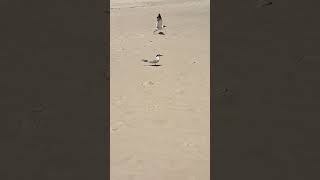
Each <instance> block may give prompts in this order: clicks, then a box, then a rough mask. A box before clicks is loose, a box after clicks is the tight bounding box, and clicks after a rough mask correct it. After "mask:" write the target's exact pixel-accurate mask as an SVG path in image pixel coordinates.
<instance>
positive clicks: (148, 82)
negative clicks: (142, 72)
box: [142, 81, 154, 88]
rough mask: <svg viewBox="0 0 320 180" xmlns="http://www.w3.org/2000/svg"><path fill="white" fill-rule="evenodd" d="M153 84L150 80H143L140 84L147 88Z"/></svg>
mask: <svg viewBox="0 0 320 180" xmlns="http://www.w3.org/2000/svg"><path fill="white" fill-rule="evenodd" d="M153 85H154V82H152V81H145V82H143V83H142V86H143V87H144V88H148V87H151V86H153Z"/></svg>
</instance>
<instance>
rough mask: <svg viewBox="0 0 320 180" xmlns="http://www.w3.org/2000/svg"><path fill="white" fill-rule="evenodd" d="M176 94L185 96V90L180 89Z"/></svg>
mask: <svg viewBox="0 0 320 180" xmlns="http://www.w3.org/2000/svg"><path fill="white" fill-rule="evenodd" d="M175 93H176V94H179V95H182V94H184V89H183V88H178V89H176V90H175Z"/></svg>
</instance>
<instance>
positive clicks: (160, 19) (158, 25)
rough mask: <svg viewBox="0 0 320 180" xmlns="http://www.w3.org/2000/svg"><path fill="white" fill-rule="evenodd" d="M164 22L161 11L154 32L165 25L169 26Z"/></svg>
mask: <svg viewBox="0 0 320 180" xmlns="http://www.w3.org/2000/svg"><path fill="white" fill-rule="evenodd" d="M162 23H163V22H162V17H161V15H160V13H159V14H158V16H157V23H156V29H155V30H154V31H153V33H155V32H157V31H160V30H162V29H164V28H165V27H167V26H165V25H163V24H162ZM162 34H163V33H162Z"/></svg>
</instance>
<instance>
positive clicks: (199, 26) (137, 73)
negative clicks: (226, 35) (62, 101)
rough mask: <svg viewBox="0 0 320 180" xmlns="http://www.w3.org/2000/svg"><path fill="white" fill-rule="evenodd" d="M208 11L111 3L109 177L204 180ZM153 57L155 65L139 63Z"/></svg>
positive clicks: (190, 4)
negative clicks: (161, 29) (159, 23)
mask: <svg viewBox="0 0 320 180" xmlns="http://www.w3.org/2000/svg"><path fill="white" fill-rule="evenodd" d="M209 6H210V1H209V0H199V1H194V0H193V1H191V0H170V1H169V0H158V1H152V0H144V1H143V0H136V1H135V0H113V1H111V13H110V16H111V17H110V18H111V44H110V46H111V51H110V53H111V58H110V65H111V66H110V69H111V72H110V78H111V79H110V80H111V83H110V85H111V94H110V97H111V104H110V106H111V122H110V123H111V132H110V134H111V137H110V138H111V148H110V150H111V154H110V156H111V161H110V167H111V180H209V177H210V170H209V168H210V137H209V135H210V50H209V49H210V22H209V21H210V8H209ZM158 13H161V15H162V17H163V20H164V24H165V25H167V26H168V27H167V30H166V31H165V32H166V35H164V36H163V35H154V34H153V33H152V32H153V30H154V28H155V20H156V16H157V15H158ZM157 53H160V54H163V55H164V56H162V57H161V60H160V63H159V64H160V65H161V66H158V67H154V66H145V64H146V63H144V62H142V61H141V59H150V58H153V57H154V56H155V55H156V54H157Z"/></svg>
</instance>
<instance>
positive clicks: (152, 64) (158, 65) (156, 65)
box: [144, 64, 162, 67]
mask: <svg viewBox="0 0 320 180" xmlns="http://www.w3.org/2000/svg"><path fill="white" fill-rule="evenodd" d="M144 66H156V67H158V66H162V65H160V64H152V65H144Z"/></svg>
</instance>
